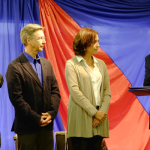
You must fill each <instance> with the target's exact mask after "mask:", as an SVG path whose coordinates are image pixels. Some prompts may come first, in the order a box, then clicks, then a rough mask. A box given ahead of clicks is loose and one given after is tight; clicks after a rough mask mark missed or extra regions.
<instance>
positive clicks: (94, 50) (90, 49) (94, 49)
mask: <svg viewBox="0 0 150 150" xmlns="http://www.w3.org/2000/svg"><path fill="white" fill-rule="evenodd" d="M98 42H99V38H98V35H96V37H95V40H94V42H93V43H92V44H91V46H88V47H87V48H86V54H87V53H89V54H90V55H93V54H97V52H98V48H99V46H100V45H99V43H98Z"/></svg>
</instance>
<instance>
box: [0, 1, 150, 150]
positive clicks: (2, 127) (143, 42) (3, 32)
mask: <svg viewBox="0 0 150 150" xmlns="http://www.w3.org/2000/svg"><path fill="white" fill-rule="evenodd" d="M43 1H44V0H43ZM49 1H50V0H49ZM54 1H55V2H56V3H57V4H58V5H59V6H60V7H61V8H62V9H63V10H65V11H66V12H67V13H68V14H69V15H70V16H71V17H72V18H73V19H74V20H75V21H76V22H77V23H78V24H79V26H80V27H85V26H89V27H92V28H93V29H95V30H97V31H98V32H99V38H100V45H101V48H102V49H103V50H104V51H105V52H106V53H107V54H108V56H109V57H110V58H111V59H112V60H113V62H114V63H115V64H116V65H117V66H118V68H119V69H120V70H121V71H122V72H123V74H124V75H125V76H126V77H127V79H128V80H129V82H130V83H131V85H132V86H142V85H143V79H144V63H145V62H144V59H145V56H146V55H148V54H149V53H150V0H54ZM28 23H38V24H40V13H39V4H38V0H0V74H2V75H3V77H4V85H3V87H2V88H1V89H0V132H1V139H2V145H1V149H2V150H14V141H13V136H14V133H12V132H11V131H10V130H11V126H12V123H13V120H14V109H13V106H12V104H11V103H10V101H9V97H8V93H7V86H6V79H5V73H6V70H7V66H8V64H9V63H10V62H11V61H12V60H14V59H15V58H16V57H17V56H19V55H20V53H21V52H22V51H23V49H24V47H23V45H22V44H21V41H20V30H21V28H22V27H23V26H25V25H27V24H28ZM40 55H41V56H43V57H44V51H43V52H42V53H40ZM138 99H139V101H140V102H141V104H142V105H143V107H144V108H145V110H146V111H147V113H149V114H150V98H149V97H147V96H146V97H138ZM58 130H64V128H63V126H62V122H61V119H60V114H58V116H57V118H56V120H55V126H54V131H58Z"/></svg>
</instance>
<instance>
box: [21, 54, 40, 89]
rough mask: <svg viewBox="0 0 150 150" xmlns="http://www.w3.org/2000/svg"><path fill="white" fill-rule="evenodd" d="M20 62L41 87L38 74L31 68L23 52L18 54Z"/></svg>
mask: <svg viewBox="0 0 150 150" xmlns="http://www.w3.org/2000/svg"><path fill="white" fill-rule="evenodd" d="M20 62H21V64H22V66H23V67H24V69H25V70H26V71H27V72H28V73H29V74H30V75H31V76H32V77H33V78H34V79H35V81H36V82H37V83H38V84H39V86H41V87H43V86H42V84H41V82H40V80H39V78H38V75H37V74H36V72H35V71H34V69H33V68H32V66H31V64H30V63H29V61H28V60H27V58H26V57H25V56H24V55H23V53H22V54H21V55H20Z"/></svg>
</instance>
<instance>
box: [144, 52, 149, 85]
mask: <svg viewBox="0 0 150 150" xmlns="http://www.w3.org/2000/svg"><path fill="white" fill-rule="evenodd" d="M143 85H144V86H150V54H149V55H147V56H146V57H145V78H144V84H143Z"/></svg>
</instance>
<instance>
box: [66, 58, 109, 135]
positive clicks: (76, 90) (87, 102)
mask: <svg viewBox="0 0 150 150" xmlns="http://www.w3.org/2000/svg"><path fill="white" fill-rule="evenodd" d="M96 60H97V61H98V68H99V71H100V72H101V74H102V84H101V88H100V97H101V101H100V109H99V110H100V111H103V112H105V113H108V108H109V104H110V97H111V94H110V82H109V76H108V71H107V67H106V65H105V63H104V62H103V61H102V60H100V59H97V58H96ZM65 76H66V81H67V85H68V89H69V92H70V96H69V103H68V120H67V136H68V137H93V136H94V135H100V136H102V137H109V124H108V115H107V118H106V119H105V121H104V122H102V123H101V124H100V125H99V126H98V127H96V128H94V127H93V126H92V123H93V118H94V117H93V116H94V115H95V114H96V112H97V109H96V102H95V98H94V92H93V86H92V81H91V76H90V74H89V72H88V70H87V69H86V67H85V65H84V63H83V60H82V61H81V62H78V60H77V58H76V57H74V58H72V59H70V60H68V61H67V63H66V68H65Z"/></svg>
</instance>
